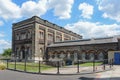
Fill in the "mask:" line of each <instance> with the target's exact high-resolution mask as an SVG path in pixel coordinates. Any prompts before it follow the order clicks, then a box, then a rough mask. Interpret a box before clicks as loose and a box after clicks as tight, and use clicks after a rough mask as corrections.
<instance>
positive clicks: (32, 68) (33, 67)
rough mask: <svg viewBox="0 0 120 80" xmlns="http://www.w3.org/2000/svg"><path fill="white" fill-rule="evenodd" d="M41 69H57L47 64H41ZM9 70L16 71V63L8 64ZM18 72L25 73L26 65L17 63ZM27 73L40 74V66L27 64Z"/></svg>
mask: <svg viewBox="0 0 120 80" xmlns="http://www.w3.org/2000/svg"><path fill="white" fill-rule="evenodd" d="M40 66H41V68H40V70H41V71H43V70H49V69H52V68H55V67H52V66H49V65H45V64H40ZM8 68H9V69H15V63H14V62H9V64H8ZM16 70H20V71H24V70H25V64H24V63H22V62H17V63H16ZM26 71H27V72H39V64H38V63H33V62H32V63H26Z"/></svg>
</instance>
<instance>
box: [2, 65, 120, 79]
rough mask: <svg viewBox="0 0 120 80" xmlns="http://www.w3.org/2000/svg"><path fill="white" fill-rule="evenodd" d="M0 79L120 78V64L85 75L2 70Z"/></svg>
mask: <svg viewBox="0 0 120 80" xmlns="http://www.w3.org/2000/svg"><path fill="white" fill-rule="evenodd" d="M0 80H120V66H115V67H114V70H111V71H106V72H101V73H95V74H85V75H39V74H30V73H23V72H17V71H10V70H4V71H0Z"/></svg>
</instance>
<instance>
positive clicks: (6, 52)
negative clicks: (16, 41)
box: [2, 48, 12, 57]
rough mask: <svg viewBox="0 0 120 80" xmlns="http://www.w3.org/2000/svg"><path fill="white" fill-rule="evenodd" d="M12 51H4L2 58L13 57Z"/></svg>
mask: <svg viewBox="0 0 120 80" xmlns="http://www.w3.org/2000/svg"><path fill="white" fill-rule="evenodd" d="M11 53H12V50H11V49H10V48H8V49H4V51H3V54H2V56H5V57H9V56H11Z"/></svg>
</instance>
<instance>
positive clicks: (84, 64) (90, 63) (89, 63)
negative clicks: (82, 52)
mask: <svg viewBox="0 0 120 80" xmlns="http://www.w3.org/2000/svg"><path fill="white" fill-rule="evenodd" d="M101 64H103V63H102V62H95V66H99V65H101ZM80 66H93V62H86V63H81V64H80Z"/></svg>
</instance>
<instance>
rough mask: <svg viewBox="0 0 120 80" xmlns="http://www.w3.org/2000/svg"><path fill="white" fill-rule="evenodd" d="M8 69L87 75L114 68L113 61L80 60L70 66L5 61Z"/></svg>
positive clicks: (59, 62)
mask: <svg viewBox="0 0 120 80" xmlns="http://www.w3.org/2000/svg"><path fill="white" fill-rule="evenodd" d="M4 62H5V63H6V67H7V69H10V70H15V71H22V72H29V73H37V74H85V73H94V72H100V71H106V70H110V69H112V68H113V60H110V61H109V63H108V60H106V59H104V60H92V61H90V60H78V61H76V62H74V63H72V65H71V64H68V63H66V62H65V61H37V60H8V59H7V60H4Z"/></svg>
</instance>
